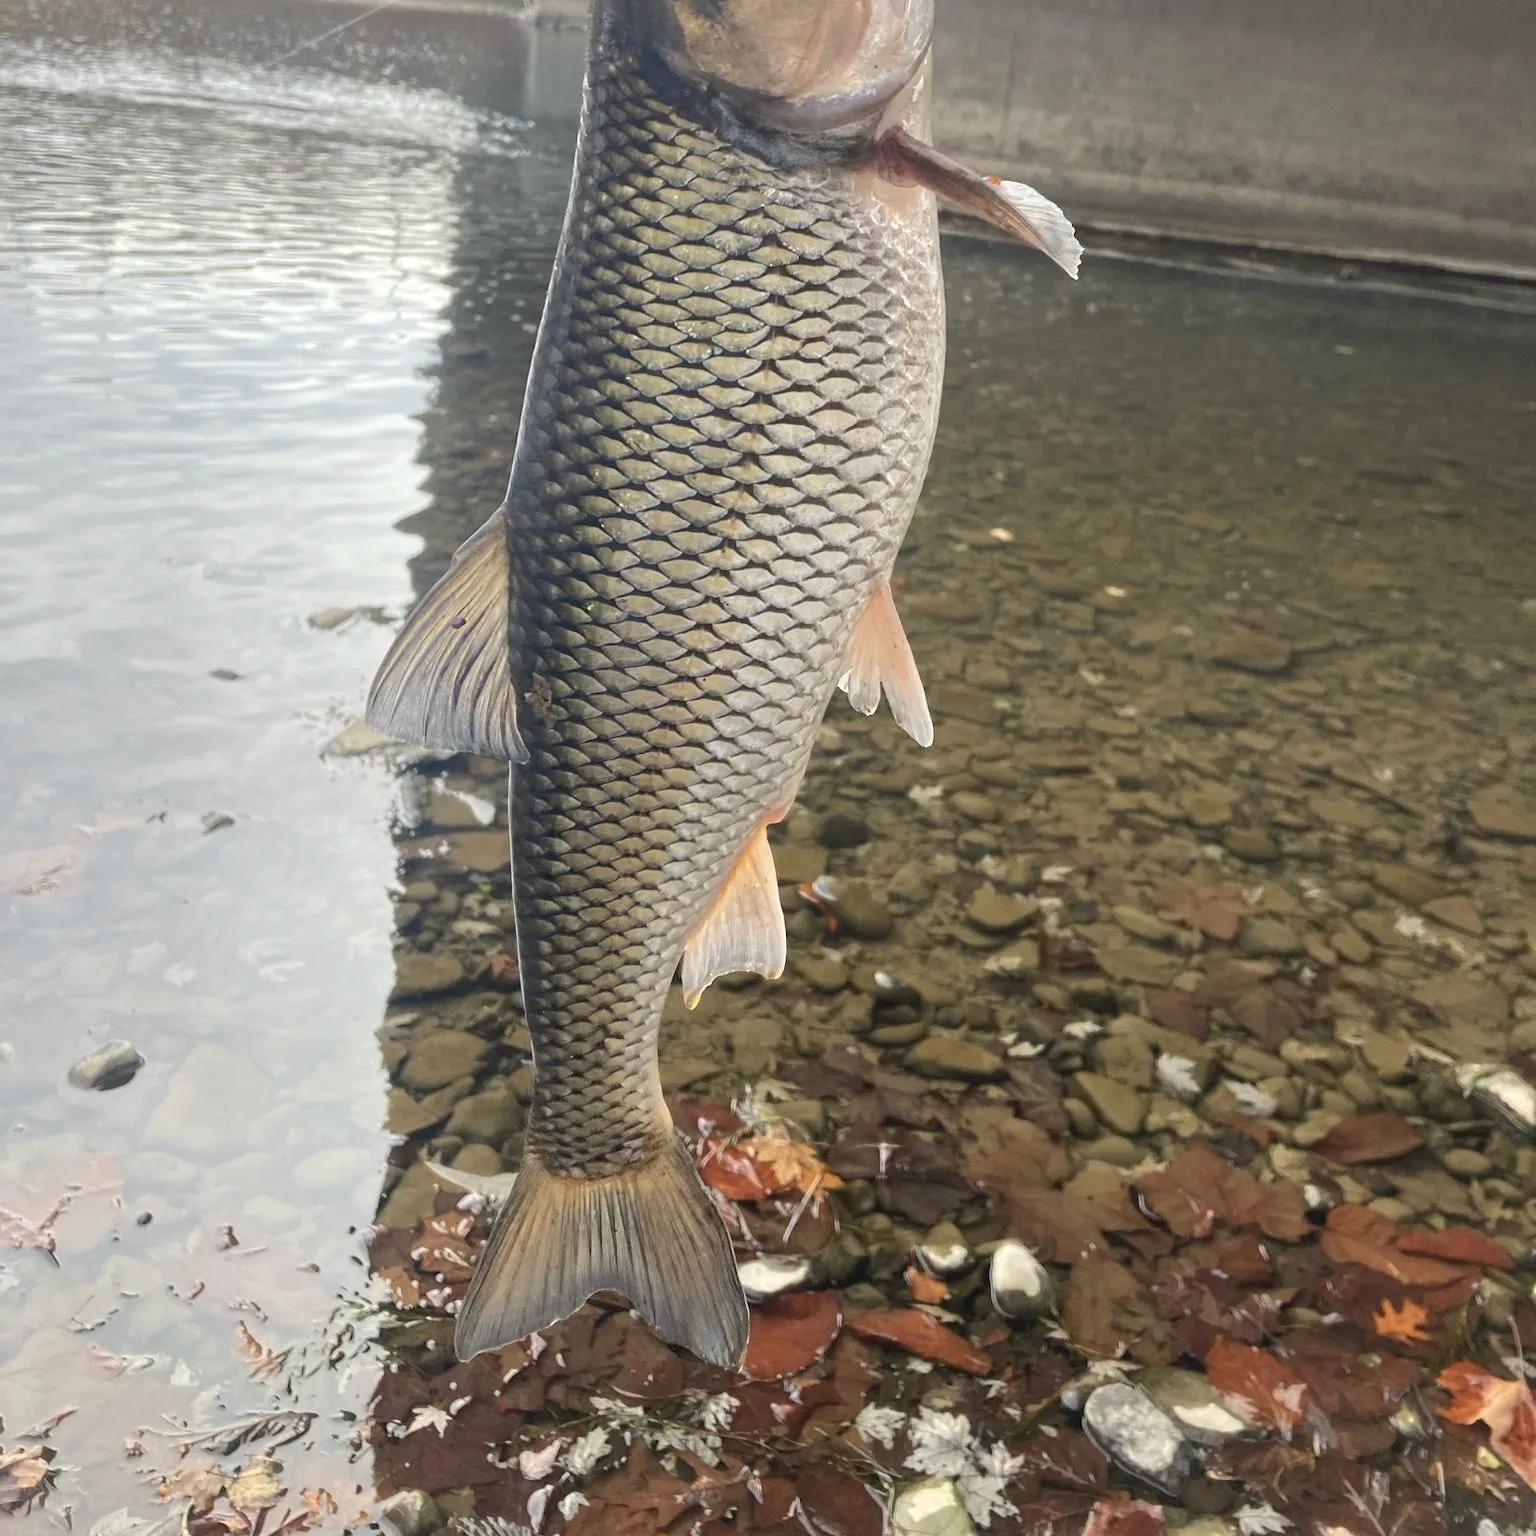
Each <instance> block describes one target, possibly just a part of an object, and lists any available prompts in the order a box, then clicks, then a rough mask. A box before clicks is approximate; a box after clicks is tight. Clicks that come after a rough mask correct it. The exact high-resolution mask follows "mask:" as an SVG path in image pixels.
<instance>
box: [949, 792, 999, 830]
mask: <svg viewBox="0 0 1536 1536" xmlns="http://www.w3.org/2000/svg"><path fill="white" fill-rule="evenodd" d="M950 804H951V805H953V806H954V808H955V809H956V810H957V811H959V813H960V814H961V815H962V816H964V817H965V819H966V820H967V821H975V822H980V823H983V824H985V823H986V822H989V821H996V820H997V801H995V800H994V799H993V798H992V797H991V795H979V794H977V793H976V791H975V790H971V789H962V790H959V791H958V792H957V793H956V794H955V795H954V796H953V797H952V798H951V800H950Z"/></svg>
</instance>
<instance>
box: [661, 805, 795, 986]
mask: <svg viewBox="0 0 1536 1536" xmlns="http://www.w3.org/2000/svg"><path fill="white" fill-rule="evenodd" d="M774 819H777V818H774ZM786 950H787V942H786V939H785V936H784V909H783V908H782V907H781V906H780V905H779V882H778V878H777V875H776V873H775V870H774V867H773V850H772V849H771V848H770V847H769V846H768V822H766V821H764V822H763V823H762V824H761V825H760V826H759V827H758V829H757V830H756V831H755V832H754V833H753V834H752V837H751V840H750V841H749V842H748V843H747V846H746V847H745V848H743V849H742V851H741V853H740V854H739V855H738V856H737V859H736V862H735V864H734V865H732V867H731V872H730V874H729V875H727V876H726V878H725V884H724V885H722V886H721V887H720V892H719V894H718V895H717V896H716V897H715V900H714V904H713V905H712V906H711V907H710V909H709V911H708V912H706V913H705V914H704V919H703V921H702V922H701V923H700V924H699V925H698V927H697V928H695V929H694V930H693V932H692V934H691V935H689V938H688V943H687V945H686V946H685V947H684V949H683V975H682V982H683V1001H684V1002H685V1003H686V1004H687V1005H688V1006H689V1007H690V1008H692V1007H693V1006H694V1005H695V1004H696V1003H697V1002H698V1000H699V999H700V998H701V997H702V996H703V995H704V989H705V987H707V986H708V985H709V984H710V982H712V981H713V980H714V979H715V977H717V976H727V975H729V974H730V973H731V972H732V971H756V972H757V974H758V975H759V976H765V977H767V978H768V979H769V980H770V981H771V980H772V979H773V978H774V977H776V976H782V975H783V974H784V960H785V955H786Z"/></svg>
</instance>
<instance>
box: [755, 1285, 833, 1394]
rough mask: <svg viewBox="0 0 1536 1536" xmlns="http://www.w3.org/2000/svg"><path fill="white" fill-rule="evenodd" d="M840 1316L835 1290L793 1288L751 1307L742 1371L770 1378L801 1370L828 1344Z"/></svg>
mask: <svg viewBox="0 0 1536 1536" xmlns="http://www.w3.org/2000/svg"><path fill="white" fill-rule="evenodd" d="M842 1320H843V1319H842V1298H841V1297H840V1296H839V1295H838V1293H837V1292H836V1291H796V1292H793V1293H792V1294H790V1295H788V1296H780V1297H778V1298H777V1299H776V1300H774V1301H770V1302H766V1303H765V1304H764V1305H762V1306H760V1307H753V1308H752V1318H751V1331H750V1333H749V1334H748V1335H747V1356H746V1360H745V1361H744V1363H743V1365H742V1371H743V1373H744V1374H745V1375H747V1376H750V1377H752V1378H754V1379H755V1380H758V1381H772V1380H776V1379H777V1378H778V1377H781V1376H792V1375H794V1373H795V1372H796V1371H803V1370H804V1369H805V1368H806V1367H807V1366H808V1365H812V1364H814V1363H815V1362H816V1361H817V1360H819V1359H821V1357H822V1356H823V1355H824V1354H825V1353H826V1352H827V1350H828V1349H829V1348H830V1347H831V1344H832V1341H833V1340H834V1339H835V1338H836V1337H837V1332H838V1329H839V1327H840V1326H841V1325H842Z"/></svg>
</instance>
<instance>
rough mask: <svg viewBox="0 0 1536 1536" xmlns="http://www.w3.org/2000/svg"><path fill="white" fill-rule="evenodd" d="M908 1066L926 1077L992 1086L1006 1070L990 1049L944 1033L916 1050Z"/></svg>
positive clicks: (915, 1047) (911, 1051) (907, 1061)
mask: <svg viewBox="0 0 1536 1536" xmlns="http://www.w3.org/2000/svg"><path fill="white" fill-rule="evenodd" d="M906 1063H907V1066H908V1067H909V1068H911V1070H912V1071H914V1072H917V1073H920V1074H921V1075H922V1076H923V1077H953V1078H960V1079H962V1080H963V1081H965V1082H972V1083H986V1082H993V1081H995V1080H996V1079H998V1078H1000V1077H1002V1075H1003V1073H1004V1070H1005V1069H1004V1064H1003V1059H1002V1057H1000V1056H999V1055H998V1054H997V1052H996V1051H994V1050H992V1049H991V1048H990V1047H988V1046H985V1045H983V1044H981V1042H980V1041H977V1040H968V1039H966V1038H965V1036H964V1035H954V1034H949V1033H947V1032H945V1031H941V1030H936V1031H934V1033H933V1034H931V1035H929V1036H928V1038H927V1039H926V1040H920V1041H919V1042H918V1043H917V1044H916V1045H915V1046H913V1047H912V1049H911V1050H910V1051H908V1052H907V1056H906Z"/></svg>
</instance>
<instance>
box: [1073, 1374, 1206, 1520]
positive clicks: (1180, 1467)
mask: <svg viewBox="0 0 1536 1536" xmlns="http://www.w3.org/2000/svg"><path fill="white" fill-rule="evenodd" d="M1083 1429H1084V1430H1085V1431H1086V1432H1087V1434H1088V1436H1089V1438H1090V1439H1091V1440H1092V1441H1093V1442H1094V1444H1095V1445H1097V1446H1098V1447H1099V1449H1100V1450H1101V1451H1103V1452H1104V1454H1105V1455H1106V1456H1108V1457H1109V1459H1110V1460H1111V1461H1113V1462H1114V1463H1115V1465H1116V1466H1118V1467H1120V1468H1121V1469H1122V1470H1123V1471H1126V1472H1129V1473H1130V1474H1131V1475H1132V1476H1133V1477H1139V1478H1141V1479H1142V1480H1143V1481H1144V1482H1147V1483H1151V1484H1152V1486H1153V1487H1155V1488H1161V1489H1162V1490H1163V1491H1164V1492H1165V1493H1169V1494H1173V1493H1177V1492H1178V1489H1179V1485H1180V1484H1181V1483H1182V1482H1183V1481H1184V1479H1185V1477H1186V1476H1187V1474H1188V1472H1189V1468H1190V1465H1191V1463H1192V1460H1193V1453H1192V1450H1191V1448H1190V1444H1189V1442H1188V1441H1187V1440H1186V1439H1185V1438H1184V1436H1183V1435H1182V1434H1181V1433H1180V1431H1179V1428H1178V1426H1177V1425H1176V1424H1175V1423H1174V1422H1173V1420H1172V1419H1171V1418H1169V1417H1168V1415H1167V1414H1166V1413H1164V1412H1163V1410H1162V1409H1161V1408H1159V1407H1158V1406H1157V1404H1156V1403H1154V1402H1153V1401H1152V1399H1151V1398H1150V1397H1148V1396H1147V1395H1146V1393H1145V1392H1142V1391H1141V1390H1139V1389H1138V1388H1136V1387H1133V1386H1131V1385H1130V1384H1129V1383H1128V1382H1123V1381H1112V1382H1107V1383H1106V1384H1105V1385H1104V1386H1102V1387H1099V1388H1097V1389H1096V1390H1095V1391H1094V1392H1092V1393H1091V1394H1090V1395H1089V1398H1088V1401H1087V1402H1086V1403H1085V1404H1084V1405H1083Z"/></svg>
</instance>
